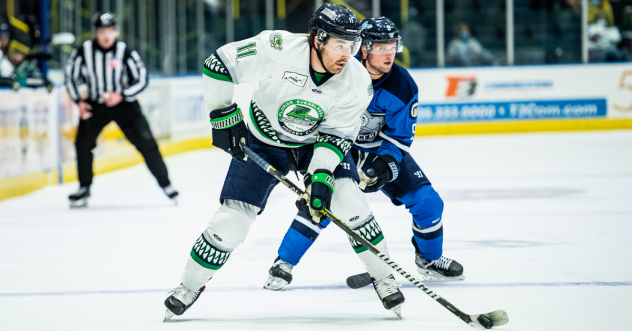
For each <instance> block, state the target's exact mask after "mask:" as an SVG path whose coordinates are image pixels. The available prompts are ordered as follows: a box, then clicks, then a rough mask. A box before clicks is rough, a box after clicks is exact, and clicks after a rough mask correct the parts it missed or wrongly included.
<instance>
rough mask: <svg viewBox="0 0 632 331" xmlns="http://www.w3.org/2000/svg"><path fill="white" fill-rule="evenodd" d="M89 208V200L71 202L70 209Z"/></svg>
mask: <svg viewBox="0 0 632 331" xmlns="http://www.w3.org/2000/svg"><path fill="white" fill-rule="evenodd" d="M85 207H88V199H79V200H70V208H85Z"/></svg>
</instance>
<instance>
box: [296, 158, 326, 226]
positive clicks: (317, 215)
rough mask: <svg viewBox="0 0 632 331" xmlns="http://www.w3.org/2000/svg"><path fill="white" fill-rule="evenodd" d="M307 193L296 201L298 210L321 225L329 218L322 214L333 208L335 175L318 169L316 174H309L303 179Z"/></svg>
mask: <svg viewBox="0 0 632 331" xmlns="http://www.w3.org/2000/svg"><path fill="white" fill-rule="evenodd" d="M303 182H304V183H305V188H306V189H305V193H303V194H301V195H300V196H299V197H298V200H296V208H298V210H300V211H302V212H303V213H304V214H305V215H307V216H311V217H312V222H314V223H320V222H321V221H324V220H325V219H326V218H327V217H326V216H325V215H323V214H322V213H321V211H322V210H323V209H324V208H327V209H329V207H330V206H331V197H332V196H333V194H334V186H335V181H334V174H332V173H331V171H329V170H325V169H318V170H316V171H314V174H313V175H312V174H309V173H307V174H306V175H305V177H304V178H303Z"/></svg>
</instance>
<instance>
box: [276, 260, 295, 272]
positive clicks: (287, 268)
mask: <svg viewBox="0 0 632 331" xmlns="http://www.w3.org/2000/svg"><path fill="white" fill-rule="evenodd" d="M275 264H276V265H278V266H279V267H280V268H281V270H283V271H285V272H287V273H292V267H293V265H291V264H289V263H287V262H285V261H283V260H281V259H279V261H277V262H276V263H275Z"/></svg>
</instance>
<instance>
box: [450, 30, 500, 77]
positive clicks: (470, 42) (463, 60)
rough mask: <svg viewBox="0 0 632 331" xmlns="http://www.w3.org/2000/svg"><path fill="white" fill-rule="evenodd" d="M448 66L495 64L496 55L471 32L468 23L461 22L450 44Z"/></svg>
mask: <svg viewBox="0 0 632 331" xmlns="http://www.w3.org/2000/svg"><path fill="white" fill-rule="evenodd" d="M446 64H447V65H448V66H459V67H463V66H480V65H492V64H494V56H493V55H492V53H491V52H490V51H489V50H487V49H485V48H484V47H483V45H481V43H480V42H479V41H478V40H476V38H474V37H473V36H472V35H471V34H470V28H469V27H468V26H467V25H466V24H463V23H461V24H459V25H457V26H456V27H455V29H454V39H452V41H450V44H449V45H448V51H447V56H446Z"/></svg>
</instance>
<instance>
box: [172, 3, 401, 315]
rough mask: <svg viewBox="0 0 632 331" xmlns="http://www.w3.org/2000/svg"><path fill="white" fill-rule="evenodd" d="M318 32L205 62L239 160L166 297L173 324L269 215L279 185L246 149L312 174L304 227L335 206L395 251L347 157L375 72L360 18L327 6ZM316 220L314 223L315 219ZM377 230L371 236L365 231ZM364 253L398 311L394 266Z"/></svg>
mask: <svg viewBox="0 0 632 331" xmlns="http://www.w3.org/2000/svg"><path fill="white" fill-rule="evenodd" d="M309 25H310V33H309V34H308V35H307V36H306V35H305V34H292V33H288V32H286V31H264V32H262V33H260V34H259V35H257V36H256V37H253V38H250V39H246V40H243V41H239V42H234V43H230V44H227V45H225V46H223V47H221V48H219V49H218V50H217V51H216V52H215V53H214V54H213V55H211V56H210V57H209V58H208V59H207V60H206V61H205V63H204V69H203V71H204V76H203V79H204V90H205V103H206V107H207V109H208V110H210V111H211V113H210V117H211V124H212V126H213V145H215V146H217V147H219V148H221V149H223V150H225V151H226V152H228V153H229V154H231V155H232V156H233V160H232V161H231V165H230V168H229V170H228V174H227V175H226V179H225V182H224V186H223V188H222V192H221V195H220V202H221V203H222V206H221V207H220V208H219V210H218V211H217V212H216V213H215V214H214V215H213V217H212V219H211V221H210V223H209V225H208V227H207V229H206V230H205V231H204V232H203V233H202V235H201V236H200V237H199V238H198V239H197V241H196V242H195V244H194V246H193V249H192V250H191V253H190V255H189V258H188V260H187V264H186V268H185V270H184V273H183V275H182V277H181V285H180V286H178V287H176V288H174V289H173V290H172V291H171V292H170V293H169V294H168V297H167V299H166V300H165V306H166V307H167V313H166V316H165V320H168V319H170V318H171V317H173V315H174V314H175V315H181V314H182V313H184V312H185V311H186V310H187V309H188V308H189V307H191V305H192V304H193V303H194V302H195V301H196V300H197V299H198V297H199V295H200V293H201V292H202V291H203V290H204V288H205V284H206V282H207V281H209V280H210V279H211V278H212V277H213V275H214V274H215V273H216V272H217V271H218V270H219V269H220V268H221V267H222V266H223V265H224V263H226V260H227V259H228V258H229V257H230V254H231V252H232V251H233V250H234V249H235V248H236V247H237V246H238V245H239V244H241V243H242V242H243V241H244V239H245V237H246V235H247V233H248V231H249V229H250V226H251V224H252V223H253V222H254V220H255V218H256V216H257V215H258V214H260V213H262V212H263V209H264V208H265V205H266V202H267V199H268V196H269V195H270V192H271V191H272V189H273V188H274V187H275V186H276V185H277V184H278V181H277V180H276V179H275V178H274V177H272V176H270V175H269V174H267V173H266V172H265V171H264V170H262V169H261V168H260V167H259V166H258V165H257V164H255V163H254V162H252V161H249V160H247V158H246V157H245V155H244V152H243V151H242V149H241V147H240V144H246V145H248V146H249V147H250V148H251V149H252V150H253V151H254V152H256V153H258V154H259V155H260V156H261V157H262V158H264V159H265V160H266V161H267V162H268V163H270V164H271V165H272V166H274V167H275V168H276V169H277V170H279V171H282V172H283V173H284V174H287V173H288V172H289V171H290V170H294V171H300V172H301V173H303V174H305V176H304V184H305V187H306V190H305V191H306V193H305V194H304V195H302V196H300V197H299V199H298V200H297V202H296V205H297V207H298V208H299V216H298V217H300V218H302V219H303V220H305V222H304V224H305V226H316V225H315V224H317V223H318V222H320V221H322V220H323V219H324V217H323V216H322V213H321V212H320V211H321V210H322V209H323V208H329V209H331V210H332V212H334V213H336V215H338V217H340V218H341V219H345V220H350V221H349V222H348V223H347V224H348V225H349V226H350V227H352V228H353V229H354V230H358V232H360V231H359V230H360V229H361V228H365V229H366V228H368V229H373V231H362V232H364V233H367V234H366V235H365V238H366V239H367V240H369V241H371V242H372V243H373V244H374V245H376V246H377V247H378V248H379V249H380V250H381V251H383V252H385V253H387V252H388V250H387V248H386V243H385V241H384V240H383V235H382V233H381V230H379V226H378V225H377V223H376V221H375V219H374V218H373V215H372V213H371V211H370V210H369V206H368V204H367V202H366V200H365V199H364V196H363V193H362V191H361V190H360V189H359V188H358V182H359V176H358V172H357V169H356V166H355V163H354V162H353V158H352V157H351V155H350V154H349V153H348V151H349V149H350V148H351V145H352V143H353V141H354V139H355V137H356V136H357V134H358V131H359V129H360V124H361V123H360V122H361V117H362V114H363V112H364V111H365V110H366V109H367V106H368V105H369V103H370V102H371V98H372V95H373V87H372V84H371V78H370V77H369V75H368V73H367V72H366V70H365V69H364V68H363V67H362V65H361V64H360V63H359V62H358V61H356V60H354V59H352V57H353V56H354V55H355V54H356V53H357V51H358V49H359V48H360V44H361V38H360V23H359V22H358V19H357V18H356V17H355V15H353V13H352V12H351V11H350V10H349V9H347V8H346V7H344V6H339V5H334V4H324V5H322V6H320V7H319V8H318V9H317V10H316V11H315V12H314V14H313V15H312V18H311V20H310V22H309ZM240 83H257V87H256V89H255V91H254V93H253V95H252V101H251V103H250V105H249V107H247V111H245V112H242V111H241V110H240V108H238V107H237V105H236V104H235V103H233V102H232V96H233V86H234V84H240ZM312 222H313V223H312ZM367 236H369V237H367ZM358 256H359V257H360V259H361V260H362V262H363V263H364V264H365V267H366V269H367V271H368V272H369V274H370V275H371V277H372V278H374V279H376V280H377V283H378V286H376V292H377V294H378V296H379V298H380V299H381V300H382V303H383V305H384V306H385V308H387V309H391V310H393V311H394V312H395V313H396V314H398V315H399V309H400V306H401V304H402V303H403V302H404V297H403V295H402V293H401V292H400V291H399V289H398V287H399V283H397V282H396V281H395V280H394V278H393V275H392V273H391V269H390V268H389V267H388V266H387V265H386V264H384V263H383V262H382V261H381V260H380V259H379V258H377V257H376V256H374V255H373V254H372V253H370V252H369V251H363V252H358Z"/></svg>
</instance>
